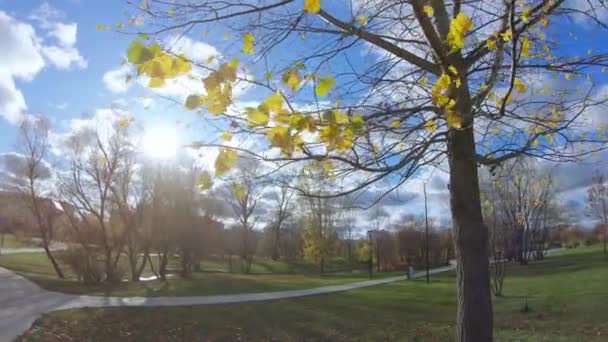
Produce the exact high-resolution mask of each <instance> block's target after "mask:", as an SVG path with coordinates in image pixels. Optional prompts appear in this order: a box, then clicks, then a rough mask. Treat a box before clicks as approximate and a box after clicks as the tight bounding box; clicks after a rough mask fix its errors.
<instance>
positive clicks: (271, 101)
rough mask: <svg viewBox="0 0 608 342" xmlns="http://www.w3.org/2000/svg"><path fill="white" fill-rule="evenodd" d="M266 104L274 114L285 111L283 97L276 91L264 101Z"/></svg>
mask: <svg viewBox="0 0 608 342" xmlns="http://www.w3.org/2000/svg"><path fill="white" fill-rule="evenodd" d="M264 104H265V105H266V106H267V107H268V109H270V110H271V111H273V112H279V111H281V110H282V109H283V95H281V93H280V92H278V91H276V92H274V93H272V95H270V96H268V97H267V98H266V100H264Z"/></svg>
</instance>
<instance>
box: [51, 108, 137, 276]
mask: <svg viewBox="0 0 608 342" xmlns="http://www.w3.org/2000/svg"><path fill="white" fill-rule="evenodd" d="M99 124H101V123H99ZM106 124H107V123H106ZM108 126H109V127H105V128H102V127H101V126H96V127H92V128H87V129H85V130H83V131H82V132H80V133H79V134H77V135H75V136H73V137H72V138H71V141H70V144H69V149H68V155H67V156H66V157H67V159H68V160H69V165H70V168H69V170H68V172H67V173H66V174H65V175H64V176H63V177H62V180H61V192H62V195H63V197H64V198H65V200H66V201H67V202H68V203H69V204H71V205H72V206H73V208H74V210H73V211H74V213H75V214H76V216H77V217H73V214H72V213H68V212H66V215H67V216H68V218H69V220H70V223H71V226H72V228H73V230H74V231H75V233H76V236H77V238H78V240H79V241H80V243H81V245H82V247H83V251H85V252H86V254H87V255H86V258H87V260H88V259H89V258H90V259H93V260H95V259H97V257H96V256H95V255H94V253H95V252H96V251H95V250H96V249H97V247H95V248H93V247H92V246H90V245H89V243H88V242H87V241H85V240H84V239H83V237H82V234H83V233H84V232H87V231H88V232H95V237H96V241H95V244H96V245H98V246H99V248H101V250H102V257H101V258H102V260H103V264H104V272H105V273H104V274H105V280H106V281H108V282H117V281H120V275H119V272H118V271H119V268H118V262H119V260H120V256H121V254H122V251H123V248H124V245H125V242H126V238H127V234H126V233H125V232H126V231H128V230H125V229H124V228H125V227H124V226H123V224H122V222H121V221H122V220H121V219H120V215H119V214H118V212H119V209H118V206H117V205H116V204H117V202H116V201H115V199H116V197H113V195H112V192H113V189H117V188H119V187H120V186H119V183H120V182H119V178H120V175H121V173H123V174H124V172H125V169H126V168H128V167H130V164H129V162H128V161H129V160H130V159H131V157H132V155H133V154H134V153H135V150H134V146H133V145H132V144H131V142H130V141H129V139H128V127H125V126H124V125H122V124H121V122H120V120H118V121H116V122H112V123H109V125H108ZM83 228H84V229H83ZM89 242H90V241H89Z"/></svg>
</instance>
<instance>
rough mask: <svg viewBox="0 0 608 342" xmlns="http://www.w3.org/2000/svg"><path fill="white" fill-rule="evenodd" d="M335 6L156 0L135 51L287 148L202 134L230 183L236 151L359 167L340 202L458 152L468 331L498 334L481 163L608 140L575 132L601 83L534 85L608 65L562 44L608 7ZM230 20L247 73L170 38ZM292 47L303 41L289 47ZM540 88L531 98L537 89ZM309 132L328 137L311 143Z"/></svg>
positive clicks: (146, 69)
mask: <svg viewBox="0 0 608 342" xmlns="http://www.w3.org/2000/svg"><path fill="white" fill-rule="evenodd" d="M329 3H330V2H329V1H321V0H311V1H305V2H304V7H303V8H302V5H301V4H302V3H301V2H296V1H290V0H276V1H270V2H263V3H259V4H251V2H249V1H244V0H231V1H227V2H213V1H203V0H201V1H196V2H184V3H172V2H165V1H156V0H154V1H152V0H150V1H145V2H144V5H143V6H141V7H142V14H141V16H140V17H137V19H134V20H133V22H134V23H137V24H138V26H136V27H137V30H138V31H147V32H148V33H152V34H154V36H155V37H156V40H154V41H153V42H147V41H146V40H145V39H144V38H148V37H149V36H148V35H143V36H140V37H141V38H142V39H140V40H136V41H134V42H133V44H132V45H131V46H130V48H129V50H128V52H127V58H128V61H129V62H130V63H131V64H132V65H134V66H135V68H136V69H137V74H138V75H143V76H146V77H148V78H149V86H151V87H160V86H162V85H163V84H164V82H165V80H166V79H171V78H177V77H179V76H182V75H188V74H190V75H191V74H193V73H194V72H193V70H196V71H197V72H200V70H201V69H202V70H207V72H206V76H205V77H204V80H203V87H204V88H205V91H204V92H203V91H202V89H201V90H196V91H195V92H193V93H192V94H184V95H185V96H186V95H187V96H186V100H185V103H184V105H185V108H186V109H188V110H199V111H203V112H205V111H206V112H208V113H210V114H211V115H220V116H222V117H223V118H225V119H226V120H227V121H228V122H230V123H231V124H230V127H231V128H230V133H231V134H233V133H234V134H243V135H247V136H257V137H260V140H263V141H265V143H266V144H267V145H270V146H272V147H274V148H276V149H280V150H281V152H282V155H281V156H276V154H272V155H269V154H266V153H262V152H260V151H257V150H254V149H244V148H235V147H234V146H228V145H226V144H218V143H216V142H215V141H214V140H211V139H210V140H209V141H201V142H197V143H196V144H195V145H194V146H195V147H201V146H207V147H218V148H219V155H218V159H217V161H216V173H217V175H220V176H221V175H223V174H225V173H226V172H227V170H228V169H229V168H230V166H231V165H233V164H234V163H235V161H236V159H237V158H238V153H237V151H240V152H241V153H244V154H249V155H255V156H257V157H258V158H260V159H262V160H265V161H268V162H274V163H278V164H281V163H282V164H283V165H287V164H293V163H297V162H306V161H311V160H312V161H313V162H316V163H322V164H323V165H324V169H326V170H327V171H328V173H330V174H335V175H337V176H339V177H342V178H346V177H349V176H350V175H353V174H354V173H357V175H359V176H360V177H358V178H356V179H357V181H355V182H354V183H353V184H351V186H349V187H348V188H346V189H342V190H336V191H335V192H334V193H332V194H324V196H338V195H344V194H348V193H353V192H355V191H358V190H360V189H362V188H366V187H368V186H369V185H370V184H372V183H374V182H377V181H379V180H385V179H389V178H390V179H391V181H392V183H393V184H394V186H391V187H390V190H392V189H394V188H396V187H397V186H398V185H400V184H402V183H403V182H405V181H406V180H407V179H408V178H410V177H411V176H412V175H414V174H416V172H417V171H418V170H420V168H423V167H425V166H429V165H437V164H439V163H440V162H441V161H443V160H446V159H445V158H446V157H447V163H448V164H449V174H450V204H451V210H452V222H453V226H454V241H455V243H456V246H455V250H456V256H457V261H458V269H457V270H458V271H457V283H458V311H457V325H456V327H457V332H456V336H457V340H459V341H491V340H492V339H493V318H492V317H493V316H492V304H491V296H490V288H489V271H488V257H489V253H488V247H487V245H488V230H487V227H486V226H485V225H484V222H483V217H482V211H481V201H480V194H479V182H478V170H477V169H478V166H479V165H484V166H488V167H490V168H492V167H495V166H496V165H499V164H500V163H503V162H505V161H507V160H509V159H511V158H514V157H517V156H519V155H527V156H535V157H540V158H545V159H550V160H576V159H577V158H578V157H580V156H582V155H585V154H588V153H591V152H593V151H596V150H598V149H601V148H603V145H589V146H590V147H589V148H585V149H582V150H581V149H578V148H574V147H576V144H577V143H585V144H587V143H601V144H603V143H604V138H603V134H604V132H603V131H601V132H596V131H595V130H593V132H591V133H592V134H590V132H589V131H591V129H588V130H586V129H582V130H580V129H579V128H580V125H579V124H580V123H581V120H580V119H581V117H582V116H583V115H584V114H585V113H587V112H588V110H589V108H591V107H594V106H600V105H603V104H604V103H605V102H606V99H605V98H604V97H601V98H598V96H597V95H598V94H599V93H597V94H596V93H595V89H596V88H595V84H594V83H593V81H592V80H591V81H585V82H577V81H575V82H571V84H576V86H574V85H573V86H569V85H568V83H566V84H565V86H563V87H561V88H557V89H553V88H549V87H545V86H544V85H541V87H542V89H536V88H535V87H534V86H533V85H534V84H539V83H541V84H542V83H544V82H536V83H534V82H533V79H538V78H540V79H544V78H545V77H551V75H552V74H553V75H555V77H556V78H557V77H560V76H562V77H564V78H565V80H567V81H570V80H574V79H575V77H576V79H578V77H579V76H581V75H584V74H585V73H593V72H597V71H599V70H600V69H601V68H603V67H604V66H606V65H608V63H607V60H608V58H607V56H606V55H603V54H598V53H596V52H594V51H589V54H588V55H586V56H584V57H580V56H574V55H572V54H570V53H569V51H562V50H559V49H553V50H552V49H551V47H553V46H558V45H559V44H558V43H559V42H566V41H569V40H571V39H574V38H572V37H570V36H568V35H566V33H569V32H571V31H576V29H578V25H580V22H581V21H584V20H586V23H588V24H589V26H590V27H597V28H598V29H603V28H605V27H607V26H606V25H605V22H604V20H603V19H604V17H602V16H601V15H600V14H599V13H600V11H599V10H600V9H602V7H603V6H605V5H604V4H603V2H591V1H588V2H585V3H584V6H586V7H585V8H582V9H581V8H579V7H576V5H571V4H575V3H570V2H567V1H565V0H542V1H535V2H533V3H529V4H526V3H523V6H519V5H518V3H517V2H516V1H515V0H510V1H509V0H506V1H503V2H499V3H497V2H489V1H468V2H464V1H454V2H447V1H444V0H437V1H431V2H426V1H422V0H409V1H406V0H390V1H384V0H382V1H381V0H371V1H365V2H357V3H356V4H353V5H352V6H348V4H346V3H344V4H343V3H340V4H335V2H333V1H332V2H331V4H329ZM576 4H578V3H576ZM569 19H572V20H569ZM142 21H143V22H144V25H141V24H142ZM146 22H147V26H146V25H145V23H146ZM555 22H559V23H560V24H559V25H560V30H559V34H555V35H553V34H551V35H548V34H547V33H546V30H547V29H546V27H548V26H550V25H551V23H555ZM222 25H223V26H222ZM195 28H196V29H195ZM223 28H229V29H230V30H231V32H230V33H231V34H229V35H228V39H230V36H234V35H236V36H238V37H239V38H242V45H241V44H238V45H241V46H242V52H243V53H244V54H245V55H251V54H257V55H256V58H255V59H253V60H248V62H251V65H248V66H247V67H246V68H244V69H243V68H240V67H239V64H240V63H239V61H238V60H237V59H232V61H231V62H225V63H224V61H228V60H231V57H235V56H236V55H237V53H238V52H235V51H234V48H232V49H231V47H234V46H235V45H236V44H233V43H232V44H231V45H230V46H226V51H227V53H229V54H232V56H229V57H228V58H227V59H226V58H225V57H224V56H222V62H221V63H217V64H219V66H218V65H217V64H216V62H217V59H209V60H208V62H209V63H204V62H201V61H200V59H199V60H198V61H196V60H194V61H192V60H188V58H187V56H185V55H183V54H179V53H172V51H170V49H171V46H172V44H170V43H164V44H162V42H163V39H165V37H166V35H168V34H173V33H174V32H175V31H180V30H183V31H184V32H186V31H187V32H195V31H197V32H200V30H201V29H202V30H204V32H211V33H212V34H211V36H212V37H213V36H214V35H219V36H221V33H220V32H217V30H218V29H219V30H222V29H223ZM164 41H173V40H171V39H169V40H164ZM158 42H161V44H159V43H158ZM163 46H165V47H166V48H167V50H163V49H162V48H163ZM293 46H298V47H299V48H298V49H297V50H296V51H293ZM288 47H289V50H287V49H288ZM370 47H371V48H370ZM285 51H290V52H292V51H293V55H291V54H285ZM365 53H367V55H364V54H365ZM353 55H357V56H358V57H357V58H356V59H357V61H356V62H355V61H353V60H352V59H351V57H352V56H353ZM362 55H364V56H363V57H362ZM287 56H292V58H291V61H290V60H289V59H290V58H289V57H287ZM285 60H287V62H286V63H281V61H285ZM269 62H270V63H269ZM268 65H272V66H273V67H272V69H269V68H268V67H267V66H268ZM194 67H196V68H194ZM237 69H238V72H237ZM248 72H251V73H252V72H255V73H257V74H264V77H258V78H256V77H252V76H251V75H249V74H248ZM194 74H195V75H196V73H194ZM274 75H279V77H275V76H274ZM195 77H196V76H195ZM243 84H247V85H249V86H251V87H255V88H256V90H259V93H261V92H264V91H265V92H266V93H267V94H269V96H268V97H266V98H265V99H264V100H263V101H261V104H260V105H258V106H251V107H247V108H238V107H237V106H233V102H234V98H233V89H234V88H235V86H240V85H243ZM306 84H311V85H312V86H313V87H312V88H310V87H306V86H304V85H306ZM577 86H578V87H579V88H578V89H576V87H577ZM311 89H314V91H311ZM281 90H284V91H283V92H281ZM532 92H533V93H534V95H535V96H527V94H526V93H532ZM203 93H204V94H205V95H200V94H203ZM269 123H272V124H269ZM308 133H312V134H313V135H315V136H316V139H307V136H310V134H308ZM256 146H260V145H256ZM262 146H263V145H262ZM598 146H599V147H598ZM389 176H390V177H389Z"/></svg>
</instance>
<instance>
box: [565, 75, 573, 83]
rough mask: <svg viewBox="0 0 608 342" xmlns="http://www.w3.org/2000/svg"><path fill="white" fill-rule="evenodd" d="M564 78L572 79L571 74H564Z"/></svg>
mask: <svg viewBox="0 0 608 342" xmlns="http://www.w3.org/2000/svg"><path fill="white" fill-rule="evenodd" d="M564 78H565V79H566V80H568V81H570V80H571V79H572V74H565V75H564Z"/></svg>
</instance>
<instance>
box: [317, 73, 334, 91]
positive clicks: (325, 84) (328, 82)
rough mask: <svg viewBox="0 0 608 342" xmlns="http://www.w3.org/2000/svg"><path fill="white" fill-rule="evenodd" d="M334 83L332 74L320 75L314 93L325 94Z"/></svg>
mask: <svg viewBox="0 0 608 342" xmlns="http://www.w3.org/2000/svg"><path fill="white" fill-rule="evenodd" d="M335 84H336V80H335V79H334V78H333V77H332V76H327V77H322V78H320V79H319V82H318V83H317V87H316V88H315V93H316V94H317V95H318V96H326V95H327V93H329V92H330V91H331V88H333V86H334V85H335Z"/></svg>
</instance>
